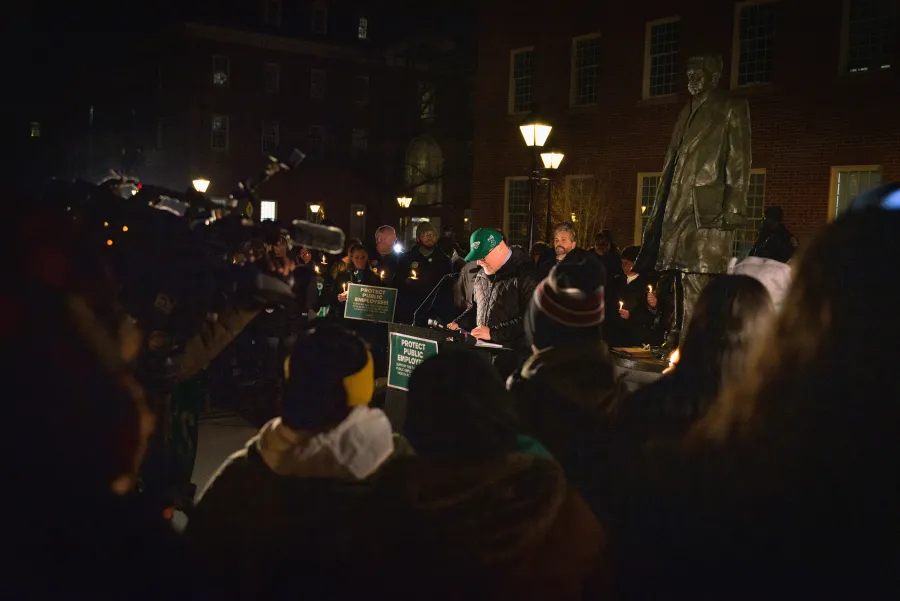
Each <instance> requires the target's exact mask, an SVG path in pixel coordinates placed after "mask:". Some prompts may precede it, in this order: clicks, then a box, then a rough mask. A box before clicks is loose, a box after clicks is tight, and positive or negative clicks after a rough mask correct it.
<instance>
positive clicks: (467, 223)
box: [463, 209, 472, 234]
mask: <svg viewBox="0 0 900 601" xmlns="http://www.w3.org/2000/svg"><path fill="white" fill-rule="evenodd" d="M463 232H465V233H466V234H471V233H472V209H466V210H465V211H463Z"/></svg>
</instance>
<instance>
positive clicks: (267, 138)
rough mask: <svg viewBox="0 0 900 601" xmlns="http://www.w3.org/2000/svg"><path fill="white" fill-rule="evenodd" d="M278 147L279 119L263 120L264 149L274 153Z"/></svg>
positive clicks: (265, 151) (267, 152)
mask: <svg viewBox="0 0 900 601" xmlns="http://www.w3.org/2000/svg"><path fill="white" fill-rule="evenodd" d="M277 148H278V121H263V124H262V151H263V152H264V153H265V154H274V153H275V150H276V149H277Z"/></svg>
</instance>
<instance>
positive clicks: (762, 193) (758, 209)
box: [732, 169, 766, 259]
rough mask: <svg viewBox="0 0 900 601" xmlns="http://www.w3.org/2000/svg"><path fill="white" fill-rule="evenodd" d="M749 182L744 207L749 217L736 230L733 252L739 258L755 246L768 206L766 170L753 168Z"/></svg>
mask: <svg viewBox="0 0 900 601" xmlns="http://www.w3.org/2000/svg"><path fill="white" fill-rule="evenodd" d="M749 183H750V185H749V186H748V187H747V204H746V206H745V207H744V216H745V217H746V218H747V222H746V223H745V224H744V225H743V227H740V228H738V229H737V230H735V232H734V248H733V249H732V254H733V255H734V256H735V257H737V258H739V259H743V258H746V257H747V255H749V254H750V249H751V248H753V245H754V244H755V243H756V238H757V236H758V235H759V228H760V226H761V225H762V220H763V212H764V211H765V208H766V170H765V169H752V170H751V171H750V182H749Z"/></svg>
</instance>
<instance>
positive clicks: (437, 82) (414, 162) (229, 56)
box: [37, 0, 474, 239]
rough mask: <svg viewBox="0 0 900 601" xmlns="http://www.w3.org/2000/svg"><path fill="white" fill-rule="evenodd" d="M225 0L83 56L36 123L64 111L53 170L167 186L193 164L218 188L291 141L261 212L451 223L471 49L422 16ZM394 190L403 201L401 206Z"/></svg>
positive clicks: (360, 231)
mask: <svg viewBox="0 0 900 601" xmlns="http://www.w3.org/2000/svg"><path fill="white" fill-rule="evenodd" d="M200 8H201V9H202V7H200ZM213 8H214V7H213ZM236 8H238V9H240V10H241V11H243V12H237V13H231V14H229V15H228V17H225V18H219V19H211V18H204V19H203V20H202V21H199V20H198V21H194V22H187V23H179V24H174V25H171V24H170V26H169V27H167V28H166V29H165V30H164V33H161V34H160V33H155V32H154V33H149V34H144V35H131V36H129V37H128V39H127V40H125V42H124V43H122V44H121V45H120V46H119V49H120V52H119V55H118V56H116V55H111V54H110V53H109V52H107V53H106V55H105V56H104V57H102V58H101V57H97V59H96V60H95V61H93V63H92V62H91V61H90V60H88V61H87V65H86V66H84V67H83V68H84V69H85V70H86V72H87V75H86V77H85V81H84V82H83V84H84V85H82V86H80V88H81V89H80V90H73V92H72V96H71V98H70V99H69V101H70V102H71V105H72V106H75V107H76V108H74V109H73V110H72V112H73V114H74V116H72V115H69V116H67V119H66V120H63V121H61V122H59V121H58V122H57V123H53V122H52V120H51V119H47V122H46V123H44V124H43V125H44V127H43V128H42V129H43V131H41V132H37V135H38V136H42V135H43V136H48V137H49V136H52V134H53V130H54V129H57V130H59V129H62V127H61V126H60V123H64V124H65V130H66V131H67V132H69V135H68V136H67V138H66V140H65V144H66V146H67V148H68V150H67V152H65V153H64V154H65V156H66V160H67V162H68V164H67V165H65V166H64V167H63V169H62V171H63V172H65V173H67V174H76V175H80V176H82V177H87V178H90V179H98V178H99V177H102V176H103V175H104V174H106V173H107V172H108V170H109V169H116V170H120V171H125V172H128V173H131V174H134V175H137V176H139V177H140V178H141V179H142V180H143V181H147V182H152V183H158V184H162V185H166V186H169V187H172V188H173V189H183V188H184V187H185V186H187V185H190V181H191V180H192V179H195V178H198V177H203V178H206V179H209V180H210V182H211V184H210V188H209V190H208V193H209V194H210V195H211V196H212V197H214V198H216V197H225V196H227V195H228V194H229V193H230V192H232V191H233V190H234V189H235V187H236V184H237V182H238V181H239V180H241V179H243V178H245V177H248V176H254V175H256V174H257V173H259V172H260V171H261V169H262V168H263V167H264V166H265V163H266V161H267V156H268V155H269V154H274V155H276V156H277V155H278V153H279V151H284V150H285V149H289V148H293V147H297V148H299V149H301V150H302V151H303V152H305V153H306V154H307V158H306V160H305V161H304V162H303V164H302V165H301V166H300V168H299V169H297V170H296V171H294V172H290V173H287V174H281V175H278V176H277V177H276V178H273V179H272V180H271V181H270V182H268V183H266V184H265V185H264V186H263V187H262V188H261V189H260V197H261V198H262V199H263V201H264V202H263V206H262V211H261V213H262V217H263V218H273V217H274V218H278V219H279V220H282V221H290V220H293V219H298V218H301V219H302V218H308V219H310V220H313V219H322V218H325V217H327V218H330V219H332V220H334V221H335V222H336V223H337V225H338V226H339V227H341V228H343V229H344V230H345V231H346V232H347V234H348V236H350V237H360V238H365V239H369V238H371V234H372V231H373V230H374V229H375V227H377V226H378V225H380V224H382V223H392V224H398V223H400V222H401V218H405V219H406V220H407V221H409V220H411V219H412V218H413V217H419V218H421V217H425V218H429V217H430V218H432V219H436V220H440V219H443V220H444V222H448V221H449V222H450V223H454V224H458V225H459V226H461V225H462V213H463V210H464V209H466V208H467V207H468V203H469V198H470V189H471V181H472V176H471V130H472V126H471V121H472V119H471V103H470V102H469V93H468V88H469V86H462V87H460V86H459V85H458V83H459V82H460V81H465V80H466V79H467V78H470V77H471V75H472V73H473V66H474V60H473V53H470V52H467V48H465V47H464V46H462V47H461V46H460V45H459V44H457V43H455V42H454V41H452V40H450V39H449V38H448V37H447V36H443V35H440V34H436V33H432V32H431V31H429V30H428V29H426V28H420V29H419V30H412V33H410V31H400V32H397V31H390V30H388V29H387V27H386V25H385V20H387V19H388V15H386V14H384V13H382V12H379V11H378V10H372V11H367V10H366V9H364V8H362V7H361V5H360V4H357V3H354V2H342V1H340V0H338V1H334V0H332V1H331V2H326V1H324V0H313V1H305V0H304V1H297V2H289V1H287V0H285V1H284V2H282V1H280V0H273V1H267V2H246V3H239V4H238V5H236ZM198 10H199V9H198ZM204 10H205V9H204ZM210 10H212V8H210ZM218 12H219V13H220V14H221V12H222V11H221V10H219V11H218ZM207 14H212V13H207ZM238 24H239V25H238ZM88 82H89V83H88ZM451 84H452V85H451ZM54 125H55V126H56V127H54ZM37 126H38V127H40V124H38V125H37ZM399 196H409V197H411V198H412V199H413V203H412V206H411V207H410V208H409V209H407V210H401V209H400V208H399V207H398V203H397V198H398V197H399ZM315 205H318V206H319V207H321V208H320V210H319V212H318V214H315V213H313V212H312V211H311V210H310V208H309V207H310V206H315Z"/></svg>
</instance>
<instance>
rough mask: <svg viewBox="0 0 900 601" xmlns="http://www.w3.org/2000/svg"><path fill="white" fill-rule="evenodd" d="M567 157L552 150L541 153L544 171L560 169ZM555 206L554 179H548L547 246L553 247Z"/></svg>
mask: <svg viewBox="0 0 900 601" xmlns="http://www.w3.org/2000/svg"><path fill="white" fill-rule="evenodd" d="M565 156H566V155H564V154H563V153H561V152H559V151H557V150H550V151H548V152H542V153H541V162H543V163H544V169H546V170H547V171H555V170H557V169H558V168H559V164H560V163H562V160H563V159H564V158H565ZM552 205H553V178H551V177H549V176H548V177H547V244H550V245H551V246H552V245H553V232H551V231H550V227H551V225H552V224H551V222H550V208H551V207H552Z"/></svg>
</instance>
